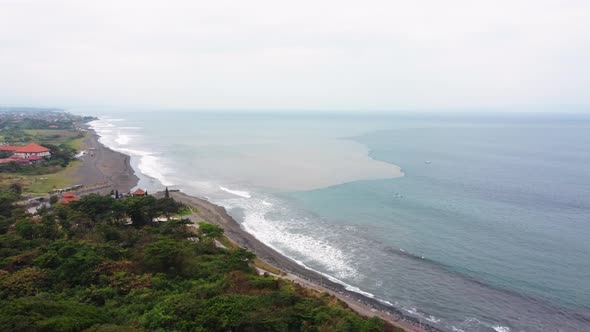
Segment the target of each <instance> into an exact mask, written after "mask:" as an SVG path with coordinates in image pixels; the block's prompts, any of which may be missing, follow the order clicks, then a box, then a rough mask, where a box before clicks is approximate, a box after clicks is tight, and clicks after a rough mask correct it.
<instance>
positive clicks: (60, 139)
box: [24, 129, 87, 151]
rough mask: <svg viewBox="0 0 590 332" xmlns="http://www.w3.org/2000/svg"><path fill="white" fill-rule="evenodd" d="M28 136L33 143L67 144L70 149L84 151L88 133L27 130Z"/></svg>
mask: <svg viewBox="0 0 590 332" xmlns="http://www.w3.org/2000/svg"><path fill="white" fill-rule="evenodd" d="M24 132H25V134H26V135H29V136H30V137H31V139H32V141H33V142H37V143H39V144H43V143H47V144H53V145H60V144H64V143H65V144H66V145H68V146H69V147H71V148H73V149H76V150H77V151H80V150H82V142H83V141H84V137H85V135H87V133H82V135H83V136H82V137H80V134H81V133H80V132H78V131H73V130H52V129H27V130H24Z"/></svg>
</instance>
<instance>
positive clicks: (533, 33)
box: [0, 0, 590, 110]
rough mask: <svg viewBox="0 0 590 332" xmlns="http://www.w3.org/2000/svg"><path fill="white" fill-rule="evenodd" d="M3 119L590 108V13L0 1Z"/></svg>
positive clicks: (341, 3)
mask: <svg viewBox="0 0 590 332" xmlns="http://www.w3.org/2000/svg"><path fill="white" fill-rule="evenodd" d="M0 105H1V106H51V107H56V106H57V107H101V106H105V107H107V106H117V107H139V108H141V107H146V108H158V107H172V108H178V109H263V110H273V109H277V110H280V109H291V110H292V109H302V110H303V109H305V110H316V109H317V110H341V109H342V110H412V109H474V110H475V109H484V108H485V109H518V108H533V109H534V108H539V109H545V108H559V107H568V106H575V107H581V108H582V109H585V107H586V106H587V105H590V1H588V0H555V1H550V0H510V1H506V0H495V1H486V0H480V1H474V0H446V1H440V0H432V1H426V0H412V1H407V0H406V1H398V0H383V1H382V0H363V1H348V0H313V1H308V0H297V1H281V0H269V1H266V0H250V1H235V0H234V1H227V0H211V1H194V0H193V1H173V0H166V1H150V0H141V1H125V0H116V1H110V0H101V1H96V0H92V1H83V0H74V1H64V0H37V1H34V0H0Z"/></svg>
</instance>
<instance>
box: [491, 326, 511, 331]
mask: <svg viewBox="0 0 590 332" xmlns="http://www.w3.org/2000/svg"><path fill="white" fill-rule="evenodd" d="M492 328H493V329H494V331H496V332H510V328H509V327H507V326H500V325H496V326H492Z"/></svg>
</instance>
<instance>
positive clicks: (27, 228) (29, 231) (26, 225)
mask: <svg viewBox="0 0 590 332" xmlns="http://www.w3.org/2000/svg"><path fill="white" fill-rule="evenodd" d="M15 227H16V233H17V234H18V235H19V236H20V237H22V238H23V239H27V240H32V239H33V235H34V230H33V223H32V222H31V221H30V220H29V219H25V220H21V221H19V222H17V223H16V225H15Z"/></svg>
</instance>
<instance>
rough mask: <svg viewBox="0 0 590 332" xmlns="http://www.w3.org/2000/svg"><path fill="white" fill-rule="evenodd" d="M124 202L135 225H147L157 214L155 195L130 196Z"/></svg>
mask: <svg viewBox="0 0 590 332" xmlns="http://www.w3.org/2000/svg"><path fill="white" fill-rule="evenodd" d="M123 204H124V206H125V212H127V215H128V216H129V217H130V218H131V222H132V223H133V225H134V226H143V225H147V224H149V223H151V222H152V221H153V219H154V218H155V217H156V215H157V209H156V199H155V198H154V197H153V196H133V197H128V198H127V199H125V200H124V201H123Z"/></svg>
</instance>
